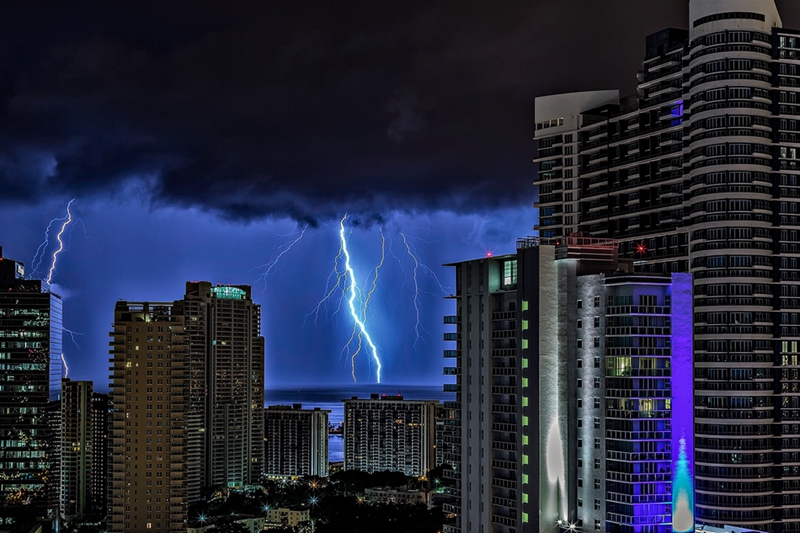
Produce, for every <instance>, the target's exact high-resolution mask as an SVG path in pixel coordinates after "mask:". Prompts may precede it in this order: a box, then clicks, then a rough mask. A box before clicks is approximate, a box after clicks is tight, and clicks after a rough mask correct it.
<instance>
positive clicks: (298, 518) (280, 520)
mask: <svg viewBox="0 0 800 533" xmlns="http://www.w3.org/2000/svg"><path fill="white" fill-rule="evenodd" d="M309 520H311V509H310V508H309V507H305V506H302V507H273V508H271V509H269V510H267V520H266V526H267V527H269V526H289V527H297V525H298V524H299V523H301V522H308V521H309Z"/></svg>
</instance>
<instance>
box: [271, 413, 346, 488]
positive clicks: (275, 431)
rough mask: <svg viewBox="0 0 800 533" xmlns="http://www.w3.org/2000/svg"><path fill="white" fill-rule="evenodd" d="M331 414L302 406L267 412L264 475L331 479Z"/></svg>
mask: <svg viewBox="0 0 800 533" xmlns="http://www.w3.org/2000/svg"><path fill="white" fill-rule="evenodd" d="M329 414H330V411H326V410H324V409H320V408H319V407H315V408H314V409H303V408H302V405H301V404H294V405H291V406H289V405H270V406H268V407H267V408H266V409H265V410H264V475H266V476H272V477H293V476H320V477H328V415H329Z"/></svg>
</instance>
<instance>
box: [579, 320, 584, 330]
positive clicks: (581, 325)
mask: <svg viewBox="0 0 800 533" xmlns="http://www.w3.org/2000/svg"><path fill="white" fill-rule="evenodd" d="M582 327H583V320H581V319H580V318H579V319H578V329H581V328H582Z"/></svg>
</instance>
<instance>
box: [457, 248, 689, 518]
mask: <svg viewBox="0 0 800 533" xmlns="http://www.w3.org/2000/svg"><path fill="white" fill-rule="evenodd" d="M617 244H618V243H617V242H616V241H614V240H611V239H591V238H584V237H571V238H561V239H558V240H555V239H554V240H550V241H548V240H544V241H540V240H539V239H534V238H527V239H520V240H519V241H518V245H517V247H518V249H517V253H516V254H513V255H503V256H495V257H490V258H482V259H477V260H473V261H465V262H461V263H456V264H454V265H453V266H454V267H455V270H456V293H455V295H454V296H455V300H456V314H455V315H453V316H451V317H446V318H445V323H450V324H455V325H456V331H455V333H450V334H447V333H446V334H445V335H446V337H445V338H446V339H447V340H452V341H455V342H456V349H455V350H448V351H446V352H445V356H446V357H453V358H455V362H456V366H455V367H452V369H451V370H447V369H446V370H445V372H446V373H449V374H452V375H455V376H456V383H455V387H454V388H455V389H456V402H455V404H456V407H457V408H458V409H459V412H460V415H459V416H458V417H457V418H456V420H457V422H458V426H457V428H456V436H457V439H456V442H455V444H456V447H455V452H456V453H455V465H454V470H453V472H452V474H450V477H452V478H453V479H452V483H453V485H452V489H451V490H452V492H453V494H454V496H456V502H455V503H451V504H448V505H447V507H446V508H445V511H446V512H448V513H450V514H452V515H454V519H453V520H452V521H450V522H449V523H447V524H446V526H445V528H446V531H447V532H448V533H458V532H462V531H470V530H471V531H480V530H483V531H486V532H495V533H517V532H522V531H526V532H527V531H538V532H541V533H545V532H548V531H555V530H558V529H559V527H560V528H561V529H568V528H569V526H572V527H573V528H578V529H580V530H589V531H592V530H595V531H615V532H623V531H625V532H634V531H648V532H651V533H666V532H667V531H669V530H670V528H671V527H672V529H673V530H674V531H688V530H690V529H692V527H693V525H694V520H693V519H694V515H693V513H692V512H688V513H684V514H681V515H679V516H680V520H677V521H675V519H674V513H673V511H672V510H673V509H689V508H692V506H691V499H692V496H693V487H692V483H691V472H692V468H693V462H692V460H691V459H692V457H691V454H692V450H693V448H692V436H693V435H692V416H693V412H692V387H691V384H692V381H691V376H692V359H691V357H692V351H691V341H690V339H691V319H692V316H691V277H690V275H689V274H672V275H671V276H665V275H658V274H631V273H627V272H626V271H625V270H623V269H621V268H620V267H624V268H626V269H629V268H630V266H631V265H629V264H622V265H620V264H619V263H618V261H617ZM498 376H499V377H500V378H501V379H502V380H503V381H500V380H499V379H497V378H498ZM679 449H683V450H685V451H686V452H687V454H685V455H684V456H683V459H684V461H683V462H682V463H680V465H681V469H680V471H681V472H689V475H688V476H677V475H676V472H677V471H678V470H679V469H676V468H675V463H676V462H677V461H678V460H679V459H680V455H679V454H677V453H673V452H672V450H675V451H676V452H677V451H678V450H679ZM676 480H684V481H681V482H678V481H676ZM676 487H678V488H681V489H682V491H681V492H679V493H678V494H677V496H676V495H675V494H674V490H673V489H674V488H676ZM674 502H678V503H680V505H677V506H676V505H673V503H674ZM673 522H674V524H673Z"/></svg>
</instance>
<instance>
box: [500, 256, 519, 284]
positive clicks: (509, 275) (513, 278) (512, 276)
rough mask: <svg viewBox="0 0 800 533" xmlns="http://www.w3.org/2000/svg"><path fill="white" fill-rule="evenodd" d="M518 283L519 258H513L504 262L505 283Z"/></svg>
mask: <svg viewBox="0 0 800 533" xmlns="http://www.w3.org/2000/svg"><path fill="white" fill-rule="evenodd" d="M516 284H517V260H516V259H512V260H510V261H506V262H505V263H503V285H505V286H508V285H516Z"/></svg>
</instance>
